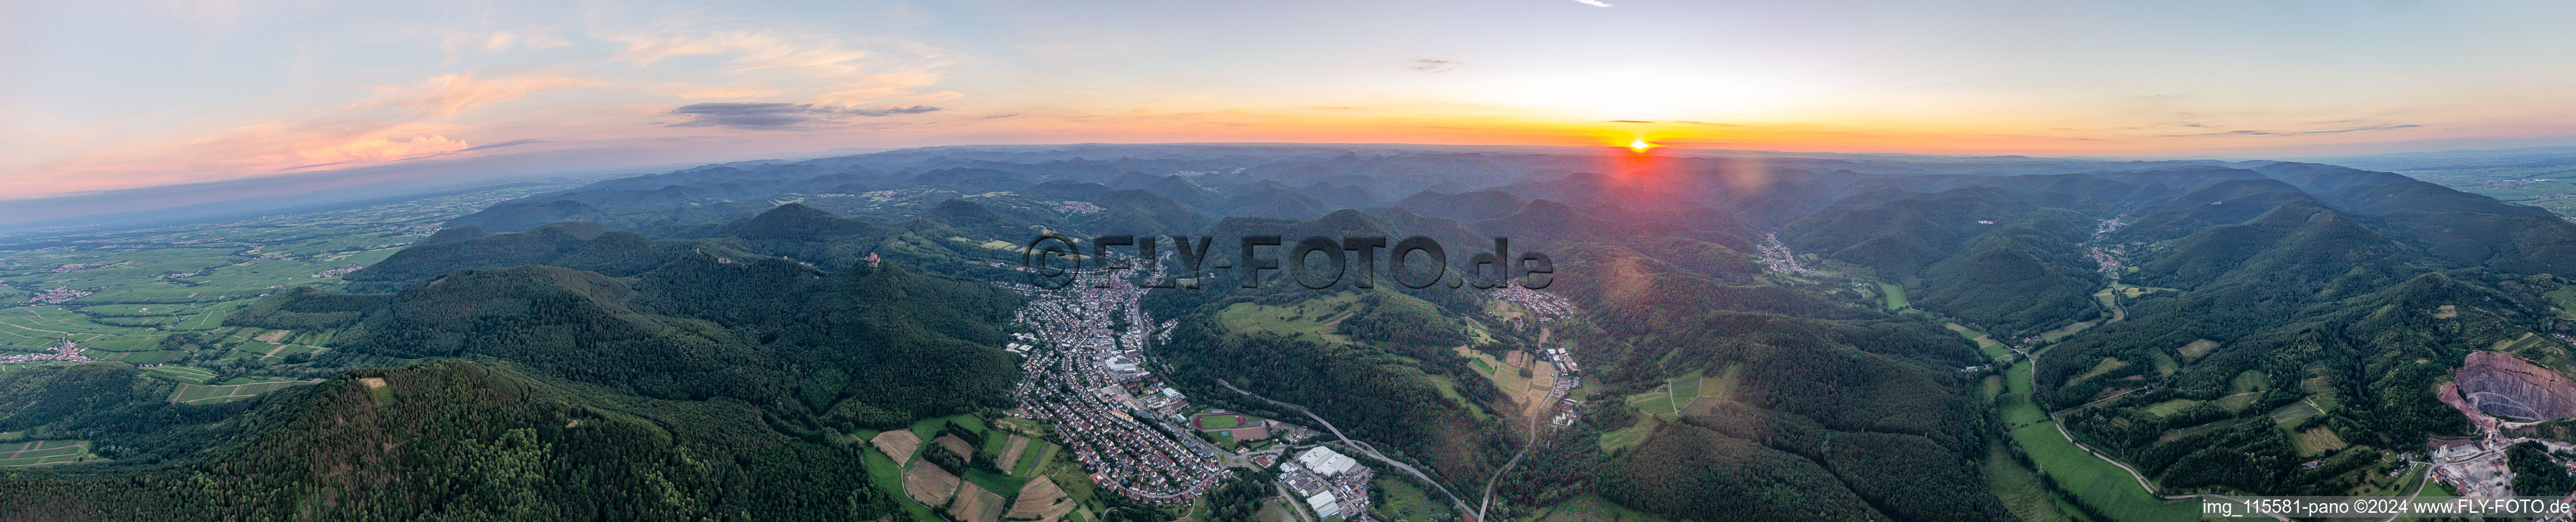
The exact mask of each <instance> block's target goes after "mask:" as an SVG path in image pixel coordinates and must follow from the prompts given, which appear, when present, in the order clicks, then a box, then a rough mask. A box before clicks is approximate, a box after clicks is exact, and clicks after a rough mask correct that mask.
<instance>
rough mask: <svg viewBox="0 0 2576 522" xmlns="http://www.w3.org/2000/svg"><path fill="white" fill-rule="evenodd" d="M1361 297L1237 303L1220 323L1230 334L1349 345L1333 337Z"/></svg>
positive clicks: (1344, 295) (1221, 312) (1347, 294)
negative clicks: (1277, 303) (1251, 333)
mask: <svg viewBox="0 0 2576 522" xmlns="http://www.w3.org/2000/svg"><path fill="white" fill-rule="evenodd" d="M1359 299H1360V295H1359V294H1357V293H1352V292H1338V293H1334V294H1333V295H1328V296H1324V297H1318V298H1314V299H1307V300H1304V301H1298V302H1296V303H1295V304H1291V305H1287V306H1273V305H1260V304H1252V303H1234V304H1231V305H1226V307H1225V309H1223V310H1218V311H1217V314H1216V318H1217V323H1218V324H1223V325H1225V328H1226V330H1228V331H1247V330H1251V331H1263V332H1271V333H1277V334H1280V335H1287V336H1293V337H1297V338H1299V339H1305V340H1308V341H1314V342H1337V343H1348V342H1350V338H1349V337H1345V336H1343V335H1341V334H1337V333H1333V332H1334V331H1335V328H1336V326H1335V325H1333V324H1325V323H1338V321H1335V319H1339V318H1341V317H1343V316H1345V315H1348V314H1349V313H1351V312H1354V311H1355V310H1350V309H1351V308H1354V307H1355V306H1354V303H1357V302H1358V301H1359Z"/></svg>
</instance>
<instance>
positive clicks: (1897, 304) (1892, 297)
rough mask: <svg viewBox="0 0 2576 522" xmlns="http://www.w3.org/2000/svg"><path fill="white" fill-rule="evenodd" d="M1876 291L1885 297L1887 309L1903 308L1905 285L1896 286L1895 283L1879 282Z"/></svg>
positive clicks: (1891, 310)
mask: <svg viewBox="0 0 2576 522" xmlns="http://www.w3.org/2000/svg"><path fill="white" fill-rule="evenodd" d="M1878 292H1879V294H1880V295H1881V296H1884V297H1886V298H1887V311H1890V312H1894V311H1897V310H1904V309H1905V306H1906V305H1905V287H1903V286H1898V285H1897V284H1896V283H1879V284H1878Z"/></svg>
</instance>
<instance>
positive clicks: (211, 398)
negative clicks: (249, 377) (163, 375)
mask: <svg viewBox="0 0 2576 522" xmlns="http://www.w3.org/2000/svg"><path fill="white" fill-rule="evenodd" d="M239 380H241V379H234V381H239ZM226 382H233V381H226ZM317 382H322V381H266V382H248V383H239V384H224V385H200V384H181V385H179V390H178V391H176V392H173V393H171V394H170V402H175V403H180V404H223V403H227V402H232V401H238V400H242V399H248V398H251V397H256V396H258V395H260V394H263V393H268V392H273V391H277V390H283V389H287V388H291V387H296V386H304V385H309V384H313V383H317Z"/></svg>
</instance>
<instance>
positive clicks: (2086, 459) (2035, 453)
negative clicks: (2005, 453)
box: [2012, 421, 2200, 520]
mask: <svg viewBox="0 0 2576 522" xmlns="http://www.w3.org/2000/svg"><path fill="white" fill-rule="evenodd" d="M2012 438H2013V441H2015V442H2018V443H2020V444H2021V448H2022V451H2024V452H2027V453H2029V454H2030V459H2031V461H2032V462H2035V463H2037V464H2039V471H2040V473H2045V474H2047V475H2048V476H2050V477H2053V478H2055V479H2057V483H2058V485H2059V486H2060V487H2063V488H2066V490H2067V491H2069V492H2072V493H2074V494H2075V496H2077V497H2079V498H2081V499H2083V501H2084V502H2085V503H2087V504H2091V505H2092V506H2093V507H2095V508H2097V509H2100V510H2102V512H2103V513H2105V514H2109V515H2110V516H2111V517H2112V518H2116V519H2119V520H2198V519H2199V518H2200V502H2198V501H2166V500H2164V499H2160V498H2156V496H2155V495H2152V494H2148V493H2147V490H2146V489H2145V488H2141V487H2139V486H2138V481H2137V479H2136V478H2134V477H2132V476H2131V475H2129V472H2128V471H2126V470H2122V469H2120V467H2119V466H2116V465H2112V464H2111V463H2110V461H2105V460H2102V459H2101V458H2098V457H2094V456H2093V454H2091V453H2086V452H2085V451H2084V449H2083V448H2079V447H2076V446H2075V443H2073V442H2068V441H2067V440H2066V437H2065V436H2063V435H2060V434H2059V433H2058V432H2057V424H2056V422H2055V421H2047V422H2040V423H2037V424H2032V425H2029V426H2023V427H2020V428H2017V429H2014V430H2013V431H2012Z"/></svg>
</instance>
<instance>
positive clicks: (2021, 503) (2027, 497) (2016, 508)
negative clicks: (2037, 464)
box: [1979, 441, 2075, 522]
mask: <svg viewBox="0 0 2576 522" xmlns="http://www.w3.org/2000/svg"><path fill="white" fill-rule="evenodd" d="M2009 451H2012V450H2010V449H2006V448H2005V447H2004V445H2003V443H2002V442H2001V441H1988V443H1987V444H1986V458H1985V460H1984V461H1982V462H1979V464H1981V465H1983V466H1984V467H1985V471H1986V487H1987V488H1988V489H1991V490H1993V491H1994V492H1995V497H1996V498H2000V499H2003V501H2004V508H2005V509H2008V510H2011V511H2012V514H2013V516H2014V517H2016V518H2019V519H2021V520H2024V521H2029V522H2067V521H2069V520H2072V519H2070V518H2068V517H2067V516H2066V513H2067V512H2069V511H2075V509H2073V508H2072V507H2071V506H2066V505H2065V502H2064V501H2060V500H2058V499H2057V496H2056V495H2050V494H2048V488H2047V487H2046V486H2042V485H2040V483H2039V475H2037V474H2033V473H2031V471H2030V469H2028V468H2023V467H2021V463H2019V462H2014V461H2013V458H2012V455H2008V454H2006V453H2005V452H2009Z"/></svg>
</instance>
